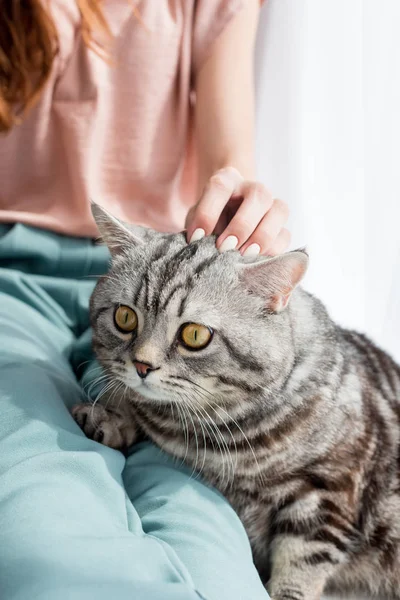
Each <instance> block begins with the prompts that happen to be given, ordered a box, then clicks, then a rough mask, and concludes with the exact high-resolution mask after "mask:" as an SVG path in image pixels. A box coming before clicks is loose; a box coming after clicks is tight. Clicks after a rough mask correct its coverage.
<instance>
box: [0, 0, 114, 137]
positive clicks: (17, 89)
mask: <svg viewBox="0 0 400 600" xmlns="http://www.w3.org/2000/svg"><path fill="white" fill-rule="evenodd" d="M45 1H46V0H1V8H0V132H5V131H9V130H10V129H11V128H12V126H13V125H15V124H16V123H19V122H20V121H21V118H22V117H23V115H24V114H25V113H26V111H27V110H28V109H29V108H30V107H31V106H32V105H33V104H34V103H35V101H36V100H37V99H38V97H39V95H40V93H41V91H42V89H43V87H44V85H45V84H46V82H47V80H48V78H49V76H50V73H51V68H52V65H53V61H54V58H55V56H56V54H57V52H58V35H57V29H56V27H55V25H54V22H53V19H52V17H51V15H50V11H49V9H48V4H49V2H50V1H51V0H47V6H46V5H45ZM71 1H72V0H71ZM76 3H77V5H78V8H79V11H80V14H81V19H82V24H81V31H82V37H83V39H84V41H85V43H86V44H87V45H88V46H89V47H91V48H92V49H94V50H95V51H97V52H100V53H101V52H102V48H101V46H99V44H98V43H96V42H95V41H94V39H93V31H94V30H102V31H103V32H104V33H107V34H108V35H110V30H109V28H108V25H107V21H106V19H105V18H104V15H103V12H102V8H101V4H102V1H101V0H76Z"/></svg>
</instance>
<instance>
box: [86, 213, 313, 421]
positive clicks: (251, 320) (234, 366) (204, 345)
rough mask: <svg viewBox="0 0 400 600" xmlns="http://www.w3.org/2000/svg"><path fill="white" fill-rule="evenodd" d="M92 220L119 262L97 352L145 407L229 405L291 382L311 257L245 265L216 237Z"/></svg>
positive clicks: (100, 306)
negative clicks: (297, 307) (299, 306)
mask: <svg viewBox="0 0 400 600" xmlns="http://www.w3.org/2000/svg"><path fill="white" fill-rule="evenodd" d="M93 213H94V217H95V219H96V221H97V224H98V227H99V230H100V232H101V235H102V238H103V240H104V242H105V243H106V244H107V245H108V247H109V249H110V251H111V255H112V263H111V267H110V270H109V272H108V274H107V275H105V276H104V277H102V278H101V279H100V280H99V282H98V284H97V286H96V289H95V291H94V293H93V296H92V300H91V319H92V325H93V331H94V335H93V339H94V347H95V350H96V353H97V356H98V358H99V360H100V362H101V363H102V364H103V365H104V366H105V368H106V369H107V371H108V372H109V373H110V374H112V376H113V377H115V378H116V379H117V380H119V381H121V382H122V383H123V384H124V385H125V386H127V387H129V388H131V389H133V390H135V391H136V392H137V394H139V401H141V402H142V401H143V402H151V403H160V404H162V403H164V402H174V403H175V402H176V403H179V402H186V403H188V404H191V405H192V406H193V404H194V403H195V405H197V406H203V407H204V406H206V405H207V404H208V405H209V404H212V405H215V404H219V405H225V406H229V405H233V404H234V403H238V402H241V401H243V399H246V398H250V397H251V398H256V397H257V395H258V394H259V393H260V392H262V391H263V390H265V389H266V388H270V389H273V388H274V386H277V385H278V383H279V382H281V381H283V379H284V378H285V377H286V375H287V372H288V369H289V368H290V366H291V362H292V360H293V347H292V346H293V341H292V336H291V323H290V314H289V311H288V310H287V308H286V307H287V304H288V301H289V298H290V295H291V293H292V292H293V290H294V288H295V286H296V285H297V284H298V283H299V281H300V279H301V278H302V276H303V275H304V273H305V270H306V268H307V262H308V257H307V255H306V254H305V253H304V252H303V251H296V252H289V253H287V254H284V255H281V256H278V257H275V258H265V257H261V258H257V259H245V258H243V257H242V256H241V255H240V253H239V252H236V251H230V252H226V253H224V254H220V253H219V252H218V251H217V250H216V247H215V238H214V237H212V236H211V237H207V238H204V239H202V240H200V241H197V242H194V243H192V244H190V245H188V244H187V242H186V240H185V236H184V235H183V234H175V235H169V234H161V233H157V232H154V231H152V230H149V229H145V228H141V227H136V226H127V225H125V224H123V223H121V222H120V221H118V220H117V219H115V218H114V217H112V216H111V215H110V214H108V213H107V212H106V211H104V210H103V209H101V208H100V207H99V206H97V205H93ZM199 410H200V408H199Z"/></svg>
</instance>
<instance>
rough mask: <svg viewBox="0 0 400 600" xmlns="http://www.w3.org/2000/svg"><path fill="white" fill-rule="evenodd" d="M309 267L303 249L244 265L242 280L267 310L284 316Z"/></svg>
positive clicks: (241, 268)
mask: <svg viewBox="0 0 400 600" xmlns="http://www.w3.org/2000/svg"><path fill="white" fill-rule="evenodd" d="M307 266H308V254H307V253H306V251H305V250H303V249H301V250H295V251H294V252H287V253H286V254H281V255H280V256H276V257H274V258H262V259H259V260H258V261H257V262H254V263H247V264H241V265H240V267H239V268H240V274H239V277H240V280H241V281H242V283H243V284H244V285H245V287H246V288H247V289H248V290H249V291H250V292H252V293H253V294H256V295H257V296H260V297H261V298H264V299H265V302H266V308H267V310H269V311H270V312H280V311H281V310H283V309H284V308H285V307H286V306H287V304H288V302H289V299H290V296H291V293H292V292H293V290H294V288H295V287H296V285H298V284H299V283H300V281H301V280H302V278H303V276H304V274H305V272H306V270H307Z"/></svg>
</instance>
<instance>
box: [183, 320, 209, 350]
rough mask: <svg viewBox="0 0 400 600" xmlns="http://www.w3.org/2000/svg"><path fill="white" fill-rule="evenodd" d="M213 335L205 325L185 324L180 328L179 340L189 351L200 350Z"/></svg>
mask: <svg viewBox="0 0 400 600" xmlns="http://www.w3.org/2000/svg"><path fill="white" fill-rule="evenodd" d="M213 333H214V332H213V330H212V329H211V328H210V327H206V326H205V325H199V324H198V323H186V324H185V325H182V327H181V330H180V339H181V342H182V344H183V345H184V346H185V347H186V348H188V349H189V350H201V349H202V348H205V347H206V346H208V344H209V343H210V342H211V339H212V336H213Z"/></svg>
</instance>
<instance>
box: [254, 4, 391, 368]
mask: <svg viewBox="0 0 400 600" xmlns="http://www.w3.org/2000/svg"><path fill="white" fill-rule="evenodd" d="M256 59H257V60H256V84H257V97H256V99H257V163H258V176H259V178H260V179H261V180H262V181H263V182H264V183H265V184H266V185H267V187H269V188H270V190H271V191H272V192H273V194H274V196H275V197H281V198H283V199H285V200H286V201H287V202H288V203H289V205H290V208H291V222H290V229H291V232H292V234H293V244H292V246H293V247H294V246H300V245H307V247H308V250H309V253H310V259H311V263H310V264H311V266H310V270H309V273H308V275H307V277H306V280H305V287H306V288H307V289H309V290H310V291H312V292H314V293H315V294H317V295H318V296H319V297H320V298H321V299H322V300H323V301H324V302H325V304H326V305H327V306H328V308H329V310H330V312H331V315H332V316H333V317H334V318H335V319H336V320H337V321H338V322H340V323H341V324H343V325H345V326H348V327H351V328H356V329H359V330H362V331H364V332H366V333H368V335H370V336H371V337H372V338H373V339H374V340H375V341H376V342H378V343H379V344H380V345H381V346H383V347H384V348H385V349H387V350H389V351H390V352H391V353H392V354H393V355H395V356H396V358H397V360H398V361H400V315H399V312H400V206H399V198H400V156H399V144H400V82H399V81H400V79H399V78H400V0H379V2H377V1H376V0H335V1H333V0H268V1H267V2H266V4H265V6H264V7H263V9H262V11H261V21H260V27H259V34H258V41H257V52H256Z"/></svg>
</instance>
